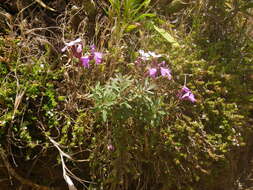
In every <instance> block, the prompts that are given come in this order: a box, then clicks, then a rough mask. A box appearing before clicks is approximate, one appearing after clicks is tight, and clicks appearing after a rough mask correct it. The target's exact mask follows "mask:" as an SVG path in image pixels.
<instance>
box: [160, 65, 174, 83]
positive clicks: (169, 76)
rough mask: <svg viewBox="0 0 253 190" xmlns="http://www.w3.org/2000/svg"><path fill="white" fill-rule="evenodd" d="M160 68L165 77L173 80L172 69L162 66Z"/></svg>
mask: <svg viewBox="0 0 253 190" xmlns="http://www.w3.org/2000/svg"><path fill="white" fill-rule="evenodd" d="M160 70H161V75H162V76H163V77H168V79H169V80H171V78H172V76H171V74H170V69H168V68H166V67H160Z"/></svg>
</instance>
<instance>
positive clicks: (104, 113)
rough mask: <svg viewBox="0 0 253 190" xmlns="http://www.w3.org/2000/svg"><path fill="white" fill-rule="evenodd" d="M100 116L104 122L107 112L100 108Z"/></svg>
mask: <svg viewBox="0 0 253 190" xmlns="http://www.w3.org/2000/svg"><path fill="white" fill-rule="evenodd" d="M102 118H103V121H104V122H106V120H107V112H106V111H105V110H102Z"/></svg>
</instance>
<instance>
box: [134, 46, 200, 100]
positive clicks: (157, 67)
mask: <svg viewBox="0 0 253 190" xmlns="http://www.w3.org/2000/svg"><path fill="white" fill-rule="evenodd" d="M138 52H139V54H140V56H139V57H138V58H137V60H136V61H135V63H136V65H140V64H141V63H142V62H146V61H150V60H151V65H152V66H150V67H149V68H148V75H149V76H150V77H152V78H156V77H159V76H162V77H166V78H167V79H169V80H171V79H172V75H171V70H170V69H169V68H167V67H166V63H165V61H162V62H161V63H158V58H160V57H162V55H161V54H156V53H154V52H151V51H148V52H144V51H143V50H139V51H138ZM178 97H179V99H180V100H189V101H191V102H192V103H194V102H196V99H195V97H194V94H193V93H192V92H191V90H190V89H189V88H187V87H186V86H185V85H184V86H183V87H182V89H181V91H180V92H179V94H178Z"/></svg>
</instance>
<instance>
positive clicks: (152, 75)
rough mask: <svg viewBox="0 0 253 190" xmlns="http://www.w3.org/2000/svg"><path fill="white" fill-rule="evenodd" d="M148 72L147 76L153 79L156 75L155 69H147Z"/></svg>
mask: <svg viewBox="0 0 253 190" xmlns="http://www.w3.org/2000/svg"><path fill="white" fill-rule="evenodd" d="M148 72H149V76H151V77H152V78H155V77H156V75H157V68H149V69H148Z"/></svg>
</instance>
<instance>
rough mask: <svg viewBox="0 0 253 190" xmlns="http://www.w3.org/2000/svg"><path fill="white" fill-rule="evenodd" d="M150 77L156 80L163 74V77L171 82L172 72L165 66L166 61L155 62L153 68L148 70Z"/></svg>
mask: <svg viewBox="0 0 253 190" xmlns="http://www.w3.org/2000/svg"><path fill="white" fill-rule="evenodd" d="M148 73H149V76H150V77H152V78H156V77H157V76H159V75H160V74H161V76H163V77H166V78H168V79H169V80H171V78H172V76H171V71H170V69H169V68H167V67H166V66H165V61H163V62H161V63H159V64H158V63H157V62H153V67H150V68H149V69H148Z"/></svg>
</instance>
